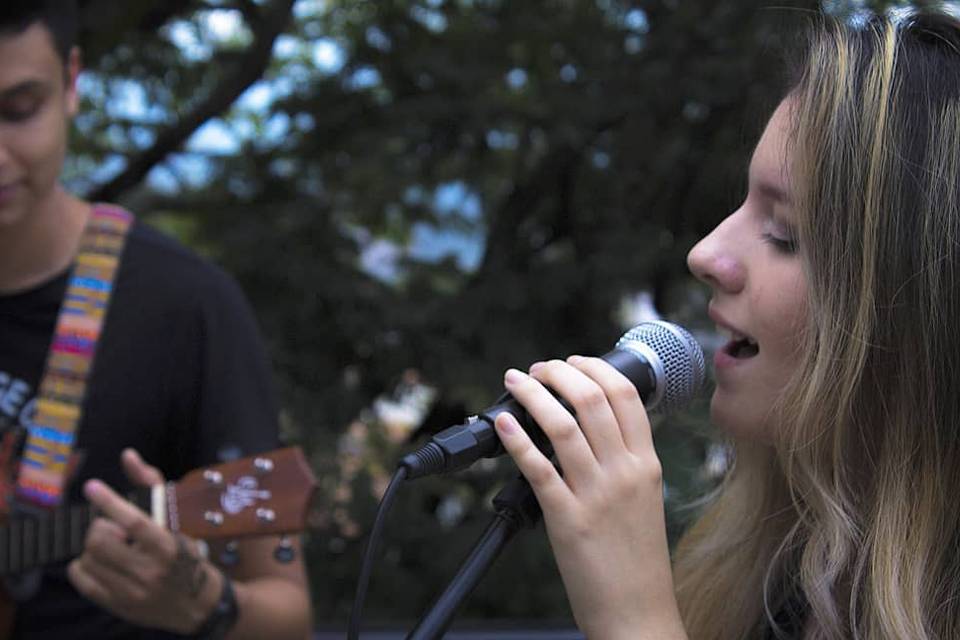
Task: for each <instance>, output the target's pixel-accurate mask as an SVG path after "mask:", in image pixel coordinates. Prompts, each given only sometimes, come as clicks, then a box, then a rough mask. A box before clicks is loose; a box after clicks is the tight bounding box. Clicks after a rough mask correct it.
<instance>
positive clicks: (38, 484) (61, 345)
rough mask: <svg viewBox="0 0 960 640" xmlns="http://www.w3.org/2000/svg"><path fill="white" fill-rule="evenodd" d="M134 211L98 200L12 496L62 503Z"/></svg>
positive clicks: (49, 504)
mask: <svg viewBox="0 0 960 640" xmlns="http://www.w3.org/2000/svg"><path fill="white" fill-rule="evenodd" d="M132 222H133V216H132V215H130V213H128V212H127V211H125V210H123V209H120V208H119V207H114V206H108V205H97V206H96V207H94V209H93V213H92V215H91V217H90V220H89V222H88V224H87V228H86V230H85V231H84V234H83V238H82V239H81V241H80V251H79V254H78V255H77V260H76V264H75V266H74V269H73V274H72V275H71V278H70V282H69V284H68V286H67V293H66V296H65V297H64V299H63V304H62V305H61V307H60V315H59V316H58V317H57V324H56V329H55V330H54V333H53V342H52V343H51V345H50V351H49V352H48V353H47V362H46V367H45V369H44V373H43V378H42V379H41V382H40V389H39V393H38V398H37V411H36V415H35V416H34V419H33V424H32V425H31V426H30V428H29V433H28V436H27V442H26V445H25V446H24V450H23V457H22V458H21V460H20V472H19V475H18V477H17V496H18V497H19V498H20V499H21V500H27V501H29V502H31V503H34V504H37V505H39V506H43V507H54V506H56V505H57V504H59V503H60V500H61V497H62V495H63V489H64V486H65V485H66V483H67V474H68V463H69V461H70V455H71V453H72V451H73V443H74V436H75V433H76V429H77V425H78V424H79V423H80V418H81V415H82V409H83V401H84V397H85V396H86V391H87V379H88V376H89V375H90V371H91V369H92V368H93V359H94V355H95V353H96V348H97V341H98V339H99V338H100V332H101V330H102V329H103V322H104V320H105V319H106V315H107V306H108V304H109V302H110V294H111V292H112V290H113V284H114V280H115V278H116V275H117V270H118V268H119V265H120V256H121V254H122V253H123V247H124V244H125V243H126V239H127V232H128V231H129V229H130V226H131V224H132Z"/></svg>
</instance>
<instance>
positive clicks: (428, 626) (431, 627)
mask: <svg viewBox="0 0 960 640" xmlns="http://www.w3.org/2000/svg"><path fill="white" fill-rule="evenodd" d="M493 505H494V509H495V511H496V513H495V514H494V516H493V519H492V520H491V521H490V524H489V525H487V529H486V530H485V531H484V532H483V534H482V535H481V536H480V538H479V539H478V540H477V542H476V544H475V545H474V547H473V549H472V550H471V552H470V555H468V556H467V559H466V560H464V562H463V564H462V565H461V567H460V570H459V571H458V572H457V574H456V575H455V576H454V577H453V579H452V580H451V581H450V584H449V585H448V586H447V588H446V590H445V591H444V592H443V593H442V594H441V595H440V597H439V598H437V601H436V602H435V603H434V605H433V608H432V609H431V610H430V611H429V612H427V614H426V615H425V616H424V617H423V618H421V619H420V622H419V623H417V626H416V627H415V628H414V629H413V631H411V632H410V634H409V635H408V636H407V639H406V640H437V639H438V638H441V637H442V636H443V634H444V633H445V632H446V630H447V627H449V626H450V623H451V622H452V621H453V617H454V615H456V613H457V610H458V609H459V608H460V605H461V604H462V603H463V601H464V600H466V598H467V596H468V595H470V593H471V592H472V591H473V590H474V589H475V588H476V586H477V584H478V583H479V582H480V580H481V579H482V578H483V576H484V575H486V573H487V570H488V569H489V568H490V567H491V566H492V565H493V562H494V561H495V560H496V559H497V557H498V556H499V555H500V552H501V551H503V549H504V548H505V547H506V546H507V543H508V542H509V541H510V539H511V538H513V536H514V534H516V533H517V531H519V530H520V529H523V528H532V527H534V526H536V524H537V522H539V520H540V515H541V512H540V505H539V504H538V503H537V499H536V497H535V496H534V495H533V489H531V488H530V484H529V483H528V482H527V480H526V478H524V477H523V476H522V475H518V476H517V477H516V478H514V479H513V480H511V481H510V482H509V483H507V485H506V486H505V487H504V488H503V489H501V490H500V493H498V494H497V495H496V496H495V497H494V499H493Z"/></svg>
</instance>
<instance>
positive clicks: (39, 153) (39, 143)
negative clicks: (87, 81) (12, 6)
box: [0, 23, 79, 233]
mask: <svg viewBox="0 0 960 640" xmlns="http://www.w3.org/2000/svg"><path fill="white" fill-rule="evenodd" d="M78 70H79V54H78V53H77V52H76V51H74V52H73V53H72V54H71V56H70V60H69V62H68V63H67V65H66V69H64V64H63V61H62V59H61V58H60V56H59V54H58V53H57V50H56V49H55V48H54V45H53V39H52V37H51V36H50V33H49V31H47V29H46V28H45V27H44V26H43V25H42V24H39V23H37V24H34V25H32V26H30V27H29V28H27V29H26V30H25V31H23V32H22V33H19V34H2V35H0V233H3V229H4V228H10V227H11V226H14V225H16V224H18V223H20V222H22V221H24V220H25V219H26V218H27V216H29V215H30V214H31V212H33V211H36V210H37V209H39V208H42V207H44V206H46V205H48V204H49V203H50V202H51V201H52V197H53V196H54V195H55V194H56V192H57V189H58V185H59V182H58V181H59V178H60V171H61V169H62V167H63V160H64V156H65V155H66V149H67V133H68V128H69V122H70V118H71V117H72V116H73V115H74V114H75V113H76V110H77V93H76V78H77V72H78Z"/></svg>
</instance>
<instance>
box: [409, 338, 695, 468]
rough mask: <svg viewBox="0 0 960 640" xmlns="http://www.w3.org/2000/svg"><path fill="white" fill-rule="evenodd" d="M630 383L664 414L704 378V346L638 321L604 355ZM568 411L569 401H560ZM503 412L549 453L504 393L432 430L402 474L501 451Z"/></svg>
mask: <svg viewBox="0 0 960 640" xmlns="http://www.w3.org/2000/svg"><path fill="white" fill-rule="evenodd" d="M603 360H605V361H606V362H608V363H609V364H611V365H613V367H614V368H615V369H617V371H619V372H620V373H622V374H624V375H625V376H626V377H627V378H628V379H629V380H630V382H632V383H633V384H634V386H635V387H636V388H637V391H638V392H639V394H640V398H641V399H642V400H643V403H644V406H645V407H646V409H647V411H652V410H654V409H657V410H659V411H661V412H664V413H669V412H670V411H673V410H675V409H678V408H680V407H682V406H684V405H686V404H687V403H688V402H690V400H691V399H693V397H694V396H695V395H696V394H697V393H698V392H699V391H700V389H701V387H702V386H703V381H704V369H705V366H704V361H703V350H702V349H701V348H700V345H699V344H697V341H696V340H695V339H694V337H693V336H692V335H690V333H689V332H688V331H687V330H686V329H684V328H682V327H680V326H678V325H675V324H673V323H670V322H664V321H661V320H657V321H652V322H643V323H641V324H638V325H637V326H635V327H634V328H632V329H630V330H629V331H627V332H626V333H625V334H623V337H622V338H620V340H619V341H617V344H616V346H614V348H613V350H612V351H610V352H609V353H607V354H606V355H604V356H603ZM564 406H565V407H567V409H570V407H569V405H567V404H566V403H564ZM504 411H506V412H508V413H511V414H513V415H514V417H516V418H517V421H518V422H519V423H520V425H521V426H522V427H523V428H524V430H525V431H526V432H527V433H528V434H529V435H530V437H531V439H532V440H533V441H534V443H536V445H537V446H538V447H540V449H541V450H543V451H544V452H545V453H547V454H548V455H549V454H551V453H552V447H551V446H550V442H549V440H548V439H547V437H546V435H544V433H543V431H541V429H540V427H538V426H537V425H536V423H535V422H534V421H533V419H532V418H531V417H530V415H529V414H528V413H527V411H526V409H524V408H523V406H522V405H521V404H520V403H519V402H517V401H516V400H515V399H514V398H513V396H511V395H510V394H509V393H505V394H503V395H502V396H500V398H498V399H497V401H496V403H495V404H493V405H492V406H490V407H488V408H487V409H485V410H483V411H481V412H480V413H478V414H477V415H475V416H471V417H470V418H468V419H467V422H465V423H464V424H458V425H455V426H453V427H449V428H447V429H444V430H443V431H441V432H439V433H437V434H435V435H434V436H433V437H432V438H431V440H430V442H428V443H427V444H425V445H424V446H422V447H420V448H419V449H417V450H416V451H413V452H412V453H409V454H407V455H406V456H404V457H403V459H402V460H401V461H400V464H399V466H400V467H404V468H406V470H407V476H406V477H407V478H408V479H412V478H419V477H422V476H426V475H431V474H434V473H446V472H450V471H457V470H459V469H464V468H466V467H468V466H470V465H471V464H473V463H474V462H476V461H477V460H479V459H480V458H493V457H496V456H499V455H502V454H503V453H505V450H504V448H503V445H502V444H501V443H500V439H499V438H498V437H497V434H496V431H495V430H494V427H493V421H494V420H495V419H496V417H497V416H498V415H499V414H500V413H503V412H504Z"/></svg>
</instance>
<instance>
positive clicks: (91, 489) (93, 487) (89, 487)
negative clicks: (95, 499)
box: [83, 480, 103, 498]
mask: <svg viewBox="0 0 960 640" xmlns="http://www.w3.org/2000/svg"><path fill="white" fill-rule="evenodd" d="M102 490H103V483H102V482H100V481H99V480H87V482H86V484H84V485H83V492H84V493H85V494H86V495H87V497H88V498H89V497H91V496H94V495H97V494H98V493H99V492H100V491H102Z"/></svg>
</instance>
